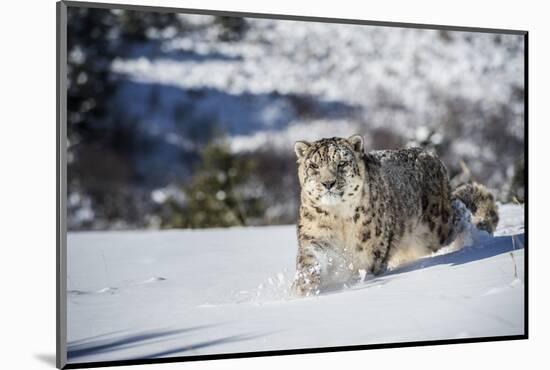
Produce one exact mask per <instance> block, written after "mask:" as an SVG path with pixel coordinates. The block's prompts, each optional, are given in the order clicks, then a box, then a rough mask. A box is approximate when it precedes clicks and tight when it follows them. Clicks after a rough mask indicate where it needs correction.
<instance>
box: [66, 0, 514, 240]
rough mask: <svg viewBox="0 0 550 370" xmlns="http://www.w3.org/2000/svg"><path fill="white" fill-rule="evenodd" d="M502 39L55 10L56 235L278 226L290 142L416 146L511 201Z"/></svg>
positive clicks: (285, 215) (293, 187) (291, 199)
mask: <svg viewBox="0 0 550 370" xmlns="http://www.w3.org/2000/svg"><path fill="white" fill-rule="evenodd" d="M523 77H524V44H523V37H522V36H516V35H504V34H502V35H500V34H483V33H470V32H456V31H438V30H417V29H402V28H390V27H374V26H361V25H342V24H330V23H314V22H295V21H282V20H269V19H252V18H234V17H214V16H204V15H184V14H166V13H153V12H150V13H146V12H135V11H122V10H100V9H90V8H73V7H69V8H68V228H69V230H107V229H142V228H154V229H157V228H203V227H228V226H237V225H241V226H250V225H273V224H291V223H294V222H295V220H296V214H297V209H298V205H299V203H298V201H299V184H298V179H297V175H296V164H295V155H294V151H293V145H294V142H295V141H296V140H302V139H305V140H316V139H319V138H322V137H332V136H343V137H348V136H350V135H352V134H355V133H359V134H361V135H363V137H364V138H365V144H366V149H367V150H374V149H387V148H398V147H405V146H423V147H427V148H430V149H432V150H435V151H436V152H437V153H438V154H439V155H440V156H441V158H442V159H443V161H444V162H445V164H446V166H447V168H448V170H449V172H450V176H451V178H452V181H453V184H458V183H460V182H464V181H471V180H475V181H480V182H483V183H484V184H487V185H488V186H489V187H490V188H491V189H492V190H493V191H494V192H495V194H496V195H497V196H498V199H499V201H500V202H503V203H507V202H512V201H514V202H516V201H519V202H523V198H524V178H523V169H524V158H523V152H524V80H523Z"/></svg>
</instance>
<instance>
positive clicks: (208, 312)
mask: <svg viewBox="0 0 550 370" xmlns="http://www.w3.org/2000/svg"><path fill="white" fill-rule="evenodd" d="M500 213H501V222H500V224H499V227H498V229H497V232H496V234H495V237H485V238H481V239H479V240H478V241H477V242H476V243H475V244H474V245H473V246H470V247H465V248H463V249H462V250H459V251H457V252H453V253H449V254H441V253H439V254H437V255H433V256H429V257H426V258H423V259H420V260H419V261H416V262H413V263H411V264H409V265H405V266H402V267H399V268H397V269H395V270H393V271H390V272H388V273H386V274H384V275H383V276H379V277H376V278H375V277H370V278H368V279H367V280H366V281H365V282H362V283H359V284H356V285H354V286H351V287H348V288H346V289H343V290H340V291H332V292H327V293H324V294H321V295H320V296H315V297H308V298H294V297H292V296H290V294H289V286H290V283H291V279H292V276H293V274H294V259H295V253H296V232H295V227H294V226H272V227H257V228H231V229H210V230H174V231H124V232H78V233H69V235H68V246H67V252H68V255H67V263H68V290H69V291H68V297H67V304H68V360H69V362H73V363H74V362H88V361H109V360H125V359H140V358H155V357H164V356H169V357H172V356H187V355H204V354H214V353H234V352H251V351H265V350H281V349H297V348H314V347H327V346H331V347H332V346H346V345H357V344H372V343H390V342H391V343H395V342H403V341H419V340H436V339H454V338H470V337H486V336H502V335H517V334H523V332H524V326H523V324H524V304H523V303H524V250H523V240H524V239H523V233H524V230H523V225H524V210H523V207H522V206H516V205H503V206H501V207H500Z"/></svg>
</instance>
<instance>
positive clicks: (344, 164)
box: [338, 161, 349, 168]
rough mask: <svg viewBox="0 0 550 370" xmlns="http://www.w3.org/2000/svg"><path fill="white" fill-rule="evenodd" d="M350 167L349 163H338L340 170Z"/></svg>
mask: <svg viewBox="0 0 550 370" xmlns="http://www.w3.org/2000/svg"><path fill="white" fill-rule="evenodd" d="M348 165H349V161H346V162H340V163H338V168H344V167H346V166H348Z"/></svg>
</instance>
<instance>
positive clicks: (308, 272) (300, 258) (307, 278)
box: [292, 242, 323, 296]
mask: <svg viewBox="0 0 550 370" xmlns="http://www.w3.org/2000/svg"><path fill="white" fill-rule="evenodd" d="M320 245H321V244H320V243H315V242H307V243H303V244H300V246H299V248H298V255H297V257H296V275H295V276H294V282H293V284H292V291H293V292H294V294H296V295H299V296H309V295H314V294H319V292H320V288H321V273H322V271H321V268H322V261H321V255H322V253H323V251H322V248H321V247H320Z"/></svg>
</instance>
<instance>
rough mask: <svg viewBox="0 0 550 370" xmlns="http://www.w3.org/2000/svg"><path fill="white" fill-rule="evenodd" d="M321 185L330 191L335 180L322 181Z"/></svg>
mask: <svg viewBox="0 0 550 370" xmlns="http://www.w3.org/2000/svg"><path fill="white" fill-rule="evenodd" d="M322 184H323V186H324V187H325V188H327V190H330V189H332V187H333V186H334V184H336V180H330V181H323V182H322Z"/></svg>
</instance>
